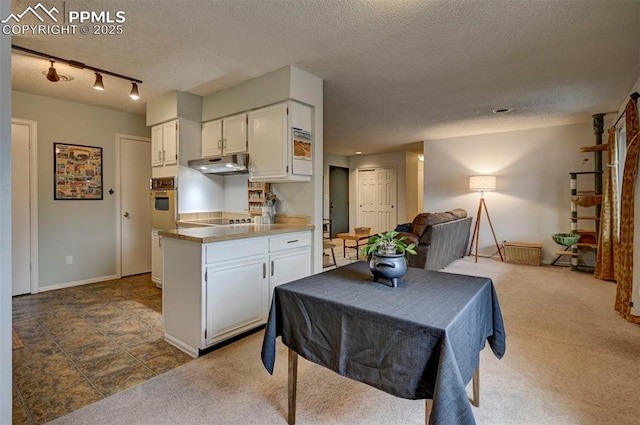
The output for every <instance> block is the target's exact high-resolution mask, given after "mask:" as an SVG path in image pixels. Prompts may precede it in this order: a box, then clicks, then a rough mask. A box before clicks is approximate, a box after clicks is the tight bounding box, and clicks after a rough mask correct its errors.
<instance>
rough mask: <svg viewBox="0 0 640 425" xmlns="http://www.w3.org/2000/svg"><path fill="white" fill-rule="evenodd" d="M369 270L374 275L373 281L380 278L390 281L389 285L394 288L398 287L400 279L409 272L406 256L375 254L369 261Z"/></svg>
mask: <svg viewBox="0 0 640 425" xmlns="http://www.w3.org/2000/svg"><path fill="white" fill-rule="evenodd" d="M369 269H370V270H371V273H373V281H374V282H378V280H379V279H380V278H384V279H388V280H390V281H391V282H390V283H389V284H388V285H389V286H391V287H393V288H397V287H398V278H399V277H402V276H404V274H405V273H406V272H407V262H406V260H405V259H404V254H378V253H375V254H373V255H372V256H371V260H369Z"/></svg>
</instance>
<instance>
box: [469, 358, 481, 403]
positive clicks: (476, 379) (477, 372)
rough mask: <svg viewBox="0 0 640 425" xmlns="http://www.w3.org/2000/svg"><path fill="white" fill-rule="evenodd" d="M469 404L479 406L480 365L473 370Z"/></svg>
mask: <svg viewBox="0 0 640 425" xmlns="http://www.w3.org/2000/svg"><path fill="white" fill-rule="evenodd" d="M470 401H471V404H473V405H474V406H476V407H480V365H478V367H477V368H476V370H474V371H473V399H471V400H470Z"/></svg>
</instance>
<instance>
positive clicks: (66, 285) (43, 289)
mask: <svg viewBox="0 0 640 425" xmlns="http://www.w3.org/2000/svg"><path fill="white" fill-rule="evenodd" d="M119 278H120V276H118V275H115V274H114V275H111V276H101V277H95V278H92V279H85V280H77V281H75V282H67V283H58V284H57V285H48V286H40V287H39V288H38V292H46V291H55V290H56V289H64V288H71V287H72V286H80V285H88V284H89V283H97V282H105V281H107V280H114V279H119Z"/></svg>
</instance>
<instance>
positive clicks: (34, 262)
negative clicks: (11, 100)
mask: <svg viewBox="0 0 640 425" xmlns="http://www.w3.org/2000/svg"><path fill="white" fill-rule="evenodd" d="M13 124H18V125H26V126H27V127H29V203H30V206H29V207H30V208H29V213H30V217H29V222H30V229H29V231H30V233H31V235H30V241H29V244H30V248H31V253H30V257H31V259H30V269H31V270H30V271H29V272H30V273H29V275H30V290H31V293H32V294H37V293H38V290H39V280H38V122H37V121H32V120H25V119H21V118H11V125H12V126H13ZM12 142H13V138H12ZM11 166H12V167H13V166H15V164H12V165H11Z"/></svg>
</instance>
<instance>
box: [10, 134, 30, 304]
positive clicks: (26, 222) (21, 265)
mask: <svg viewBox="0 0 640 425" xmlns="http://www.w3.org/2000/svg"><path fill="white" fill-rule="evenodd" d="M29 144H30V127H29V125H25V124H16V123H12V124H11V158H12V167H11V259H12V262H11V265H12V282H13V286H12V295H22V294H29V293H31V270H30V263H31V208H30V205H29V204H30V202H29V200H30V190H29V188H30V158H29Z"/></svg>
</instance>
